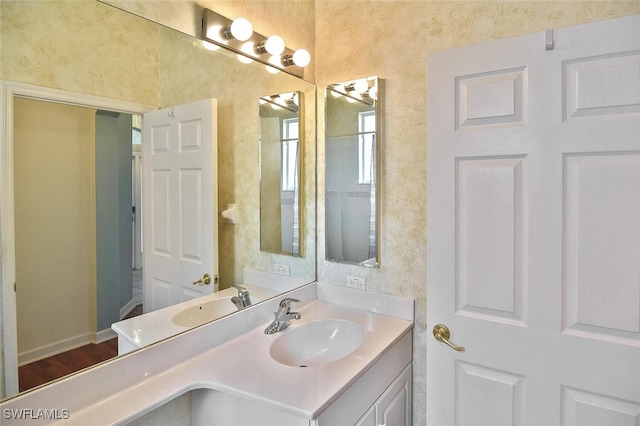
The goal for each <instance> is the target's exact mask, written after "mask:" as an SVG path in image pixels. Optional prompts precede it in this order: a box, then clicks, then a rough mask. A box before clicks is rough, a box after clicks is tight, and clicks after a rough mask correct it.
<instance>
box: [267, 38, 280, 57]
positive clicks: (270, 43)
mask: <svg viewBox="0 0 640 426" xmlns="http://www.w3.org/2000/svg"><path fill="white" fill-rule="evenodd" d="M284 47H285V46H284V40H283V39H282V37H280V36H277V35H272V36H271V37H269V38H268V39H267V40H266V41H265V42H264V48H265V50H266V51H267V52H269V54H271V55H273V56H280V55H282V52H284Z"/></svg>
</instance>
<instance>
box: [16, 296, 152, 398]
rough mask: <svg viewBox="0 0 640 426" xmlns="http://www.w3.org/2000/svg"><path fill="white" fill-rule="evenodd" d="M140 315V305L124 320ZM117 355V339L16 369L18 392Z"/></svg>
mask: <svg viewBox="0 0 640 426" xmlns="http://www.w3.org/2000/svg"><path fill="white" fill-rule="evenodd" d="M141 314H142V305H138V306H136V307H135V308H134V309H133V310H132V311H131V312H129V314H127V316H126V317H125V318H124V319H127V318H131V317H134V316H137V315H141ZM117 355H118V339H117V338H113V339H110V340H107V341H106V342H103V343H98V344H89V345H85V346H81V347H79V348H76V349H72V350H70V351H67V352H63V353H61V354H58V355H54V356H51V357H48V358H44V359H41V360H39V361H35V362H32V363H30V364H26V365H23V366H22V367H18V380H19V390H20V392H23V391H25V390H28V389H31V388H34V387H36V386H40V385H42V384H44V383H47V382H50V381H52V380H55V379H58V378H60V377H64V376H66V375H68V374H71V373H75V372H76V371H80V370H82V369H84V368H87V367H91V366H92V365H95V364H98V363H100V362H103V361H106V360H108V359H111V358H114V357H115V356H117Z"/></svg>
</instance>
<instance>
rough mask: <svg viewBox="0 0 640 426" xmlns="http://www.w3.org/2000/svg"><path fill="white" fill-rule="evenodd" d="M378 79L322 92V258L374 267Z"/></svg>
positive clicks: (377, 241)
mask: <svg viewBox="0 0 640 426" xmlns="http://www.w3.org/2000/svg"><path fill="white" fill-rule="evenodd" d="M381 96H382V81H381V80H380V79H379V78H377V77H368V78H361V79H358V80H352V81H347V82H342V83H336V84H330V85H329V86H327V89H326V92H325V106H326V111H325V190H326V193H325V216H326V247H325V254H326V259H327V260H329V261H334V262H341V263H350V264H357V265H361V266H367V267H378V266H379V262H380V255H379V253H380V239H379V226H380V223H379V222H380V217H379V216H380V215H379V210H380V209H379V206H380V204H379V200H380V197H379V194H380V185H379V182H380V167H379V166H380V152H381V151H380V145H381V137H380V136H381V124H382V123H381V116H382V111H381V108H380V106H381V103H380V101H381Z"/></svg>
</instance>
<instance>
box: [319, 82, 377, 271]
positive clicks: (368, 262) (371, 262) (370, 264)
mask: <svg viewBox="0 0 640 426" xmlns="http://www.w3.org/2000/svg"><path fill="white" fill-rule="evenodd" d="M363 80H365V81H368V82H370V81H372V82H373V85H369V88H367V90H366V93H369V91H370V89H372V88H374V87H375V88H376V92H377V93H376V95H374V96H371V99H372V101H373V102H374V108H375V117H376V133H375V134H376V139H375V141H376V146H375V152H376V171H375V178H376V188H375V200H376V209H375V221H376V223H375V232H376V248H375V258H371V259H364V260H362V261H343V260H336V259H331V258H329V257H328V256H327V253H328V247H329V242H328V239H329V232H328V228H329V227H328V225H327V217H328V215H327V206H326V195H325V218H324V227H325V238H324V239H325V241H324V243H325V246H324V254H325V255H324V258H325V261H327V262H332V263H341V264H346V265H355V266H362V267H367V268H380V264H381V260H380V254H381V248H380V245H381V244H380V243H381V242H380V229H381V224H380V218H381V214H380V210H381V204H382V200H381V193H382V191H381V184H382V165H383V158H382V146H383V144H384V80H383V79H382V78H380V77H378V76H369V77H361V78H357V79H352V80H347V81H344V82H340V83H333V84H329V85H327V86H326V87H325V90H324V117H325V123H324V144H325V149H324V152H325V156H324V157H325V164H324V167H325V194H326V191H327V188H326V174H327V173H326V170H327V154H326V153H327V143H328V141H329V136H328V134H329V133H328V131H327V129H328V128H329V113H328V108H329V102H328V98H329V96H330V95H329V92H335V93H339V94H340V95H342V96H346V97H348V98H351V99H354V100H355V101H357V102H363V100H362V97H361V96H360V95H353V96H352V95H351V94H350V93H349V92H351V91H353V87H354V86H355V84H356V83H357V82H359V81H363ZM336 86H340V87H341V88H342V87H345V86H349V87H351V90H349V91H347V90H344V91H340V90H339V89H335V87H336Z"/></svg>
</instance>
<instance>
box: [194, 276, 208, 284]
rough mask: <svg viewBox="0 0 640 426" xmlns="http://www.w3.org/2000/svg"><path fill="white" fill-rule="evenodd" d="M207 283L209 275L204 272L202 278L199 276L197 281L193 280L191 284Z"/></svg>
mask: <svg viewBox="0 0 640 426" xmlns="http://www.w3.org/2000/svg"><path fill="white" fill-rule="evenodd" d="M203 284H206V285H209V284H211V275H209V274H204V276H203V277H202V278H200V279H199V280H198V281H194V282H193V285H203Z"/></svg>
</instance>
